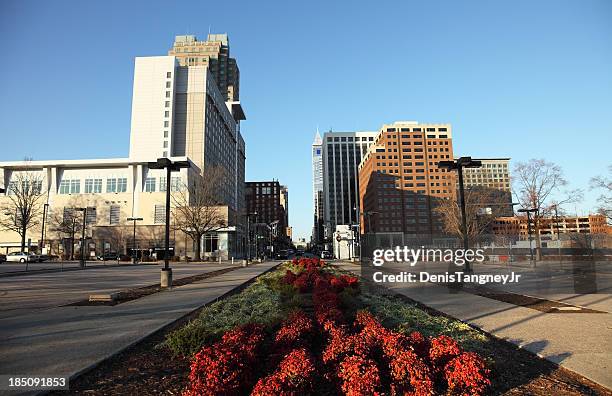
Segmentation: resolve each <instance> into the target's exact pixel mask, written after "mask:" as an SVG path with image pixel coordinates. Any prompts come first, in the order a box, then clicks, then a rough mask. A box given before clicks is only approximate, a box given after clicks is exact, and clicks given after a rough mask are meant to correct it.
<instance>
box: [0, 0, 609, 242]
mask: <svg viewBox="0 0 612 396" xmlns="http://www.w3.org/2000/svg"><path fill="white" fill-rule="evenodd" d="M611 21H612V2H611V1H608V0H601V1H595V0H584V1H562V0H550V1H533V0H528V1H506V2H503V1H418V2H417V1H397V2H388V1H377V2H372V1H368V2H365V1H364V2H361V1H334V2H332V1H321V2H319V1H304V2H291V1H278V2H271V1H270V2H268V1H262V2H254V1H244V2H243V1H231V2H225V1H193V2H186V1H172V2H170V1H140V2H139V1H27V0H26V1H23V0H19V1H16V0H8V1H7V0H3V1H2V2H0V48H1V49H2V51H3V53H4V56H3V57H2V58H3V60H2V63H1V66H0V82H1V84H2V93H1V94H0V134H1V136H2V148H3V149H2V151H1V154H0V160H17V159H22V158H23V157H25V156H30V157H34V158H35V159H56V158H57V159H67V158H94V157H95V158H98V157H119V156H127V154H128V146H129V129H130V108H131V89H132V77H133V62H134V59H133V58H134V57H135V56H147V55H162V54H165V53H166V52H167V50H168V49H169V47H170V46H171V44H172V41H173V37H174V36H175V35H177V34H196V35H198V36H199V37H201V38H204V37H205V36H206V34H207V33H208V31H209V29H210V31H211V32H213V33H224V32H227V33H228V34H229V35H230V46H231V54H232V55H233V56H234V57H236V58H237V60H238V64H239V67H240V73H241V87H240V96H241V101H242V103H243V107H244V109H245V111H246V115H247V120H246V121H245V122H244V123H243V125H242V131H243V134H244V136H245V140H246V142H247V180H264V179H272V178H275V179H279V180H280V181H281V183H284V184H287V185H288V186H289V202H290V223H291V225H293V226H294V230H295V234H296V235H297V236H309V235H310V231H311V227H312V224H311V223H312V215H311V213H312V198H311V197H312V189H311V162H310V144H311V143H312V139H313V136H314V133H315V130H316V127H317V125H318V126H319V128H320V129H321V131H324V130H328V129H330V128H333V129H334V130H376V129H378V128H379V127H380V126H381V125H382V124H383V123H388V122H392V121H395V120H417V121H420V122H450V123H451V124H452V125H453V132H454V133H453V137H454V139H453V140H454V147H455V154H459V155H472V156H475V157H487V156H489V157H492V156H504V157H505V156H508V157H511V158H512V160H513V162H516V161H524V160H528V159H530V158H545V159H547V160H549V161H552V162H555V163H557V164H559V165H561V166H562V168H563V169H564V171H565V174H566V177H567V179H568V180H569V181H570V186H569V187H571V188H585V189H586V188H587V187H588V180H589V178H591V177H592V176H595V175H598V174H603V173H605V171H606V167H607V166H608V164H610V163H612V158H611V157H612V156H611V155H610V147H611V145H612V23H611ZM597 195H598V194H597V193H596V192H587V194H586V197H585V200H584V201H583V202H582V203H581V204H579V205H578V206H577V207H576V208H567V209H568V210H570V211H571V212H573V211H574V210H577V211H578V212H579V213H585V212H587V211H588V210H589V209H590V208H592V207H593V206H594V205H595V203H596V197H597Z"/></svg>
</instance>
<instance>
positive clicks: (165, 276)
mask: <svg viewBox="0 0 612 396" xmlns="http://www.w3.org/2000/svg"><path fill="white" fill-rule="evenodd" d="M189 166H190V164H189V161H171V160H170V159H168V158H158V159H157V162H149V163H148V167H149V169H166V227H165V228H166V230H165V234H166V235H165V238H164V239H165V246H164V268H162V270H161V279H160V285H161V287H169V288H171V287H172V268H170V263H169V256H170V188H171V183H170V178H171V177H172V172H177V171H180V170H181V169H182V168H189ZM198 243H199V242H198Z"/></svg>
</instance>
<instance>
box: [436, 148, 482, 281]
mask: <svg viewBox="0 0 612 396" xmlns="http://www.w3.org/2000/svg"><path fill="white" fill-rule="evenodd" d="M481 166H482V162H481V161H479V160H473V159H472V157H460V158H458V159H456V160H454V161H440V162H438V168H442V169H446V170H448V171H451V170H456V171H457V175H458V176H459V200H460V205H461V233H462V234H463V249H464V250H465V251H467V250H468V249H469V240H468V229H467V215H466V210H465V190H464V188H463V168H480V167H481ZM465 271H466V272H471V266H470V263H469V261H466V263H465Z"/></svg>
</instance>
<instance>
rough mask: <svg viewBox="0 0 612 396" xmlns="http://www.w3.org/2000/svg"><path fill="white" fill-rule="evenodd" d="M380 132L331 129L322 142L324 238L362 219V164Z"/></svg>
mask: <svg viewBox="0 0 612 396" xmlns="http://www.w3.org/2000/svg"><path fill="white" fill-rule="evenodd" d="M376 135H377V133H376V132H331V131H330V132H327V133H325V134H324V135H323V139H322V140H323V141H322V149H323V150H322V154H323V156H322V164H323V212H324V218H323V222H324V238H331V237H332V234H333V233H334V231H335V230H336V226H337V225H342V224H347V225H350V224H357V223H358V222H359V206H360V201H359V188H360V187H359V169H358V167H359V163H360V162H361V160H362V158H363V157H364V156H365V155H366V153H367V151H368V148H369V147H370V146H371V145H372V144H373V143H374V140H375V138H376Z"/></svg>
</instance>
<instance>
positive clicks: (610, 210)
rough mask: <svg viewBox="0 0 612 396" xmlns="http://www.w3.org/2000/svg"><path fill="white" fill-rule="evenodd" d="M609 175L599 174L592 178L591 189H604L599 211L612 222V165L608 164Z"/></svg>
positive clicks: (600, 198)
mask: <svg viewBox="0 0 612 396" xmlns="http://www.w3.org/2000/svg"><path fill="white" fill-rule="evenodd" d="M608 173H609V176H597V177H594V178H592V179H591V183H590V187H591V189H592V190H593V189H597V190H603V192H602V194H601V195H600V196H599V208H597V212H598V213H600V214H602V215H604V216H606V219H607V220H608V223H612V165H610V166H608Z"/></svg>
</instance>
